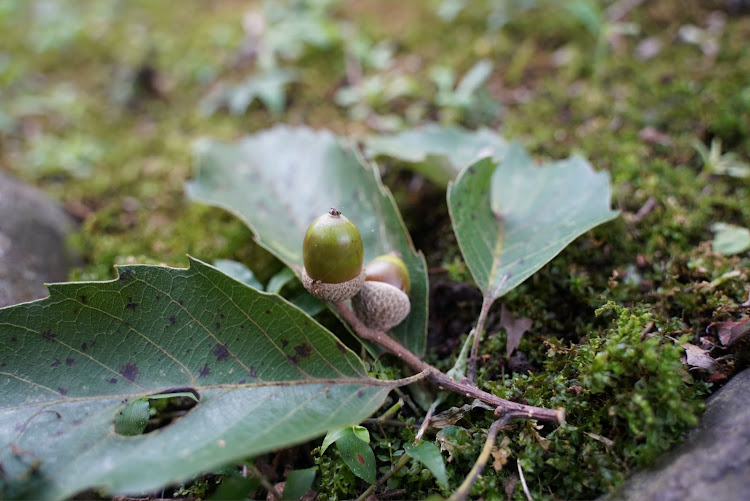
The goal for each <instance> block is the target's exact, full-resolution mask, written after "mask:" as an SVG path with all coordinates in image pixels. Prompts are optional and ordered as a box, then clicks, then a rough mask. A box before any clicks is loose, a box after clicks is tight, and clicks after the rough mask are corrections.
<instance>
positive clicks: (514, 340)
mask: <svg viewBox="0 0 750 501" xmlns="http://www.w3.org/2000/svg"><path fill="white" fill-rule="evenodd" d="M531 325H532V321H531V319H530V318H528V317H521V318H514V317H513V314H512V313H511V312H510V311H508V309H507V308H506V307H505V305H503V306H502V309H501V310H500V327H502V328H503V329H505V332H507V333H508V342H507V343H506V344H505V354H506V356H511V354H513V352H514V351H515V350H516V348H518V345H519V344H521V337H522V336H523V335H524V333H525V332H526V331H528V330H529V329H531Z"/></svg>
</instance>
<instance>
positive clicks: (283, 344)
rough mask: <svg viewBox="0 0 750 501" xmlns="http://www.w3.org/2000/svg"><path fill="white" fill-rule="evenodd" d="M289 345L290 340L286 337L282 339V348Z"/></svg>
mask: <svg viewBox="0 0 750 501" xmlns="http://www.w3.org/2000/svg"><path fill="white" fill-rule="evenodd" d="M288 344H289V340H288V339H287V338H285V337H282V338H281V347H282V348H286V346H287V345H288Z"/></svg>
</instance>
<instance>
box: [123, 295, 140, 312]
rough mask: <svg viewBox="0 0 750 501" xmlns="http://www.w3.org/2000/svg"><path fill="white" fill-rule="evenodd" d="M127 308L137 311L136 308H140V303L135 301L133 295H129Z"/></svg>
mask: <svg viewBox="0 0 750 501" xmlns="http://www.w3.org/2000/svg"><path fill="white" fill-rule="evenodd" d="M125 308H129V309H131V310H133V311H135V309H136V308H138V304H137V303H134V302H133V298H132V297H129V298H128V304H127V305H125Z"/></svg>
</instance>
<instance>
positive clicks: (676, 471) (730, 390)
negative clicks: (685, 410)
mask: <svg viewBox="0 0 750 501" xmlns="http://www.w3.org/2000/svg"><path fill="white" fill-rule="evenodd" d="M743 492H745V493H747V492H750V369H745V370H744V371H743V372H741V373H739V374H737V375H735V376H734V377H733V378H732V379H731V380H730V381H729V382H728V383H727V384H726V385H725V386H724V387H723V388H721V389H720V390H719V391H717V392H716V393H715V394H714V395H712V396H711V397H710V398H709V399H708V401H707V402H706V412H705V413H704V414H703V417H702V418H701V421H700V424H699V425H698V427H697V428H695V429H694V430H692V431H691V432H690V434H689V435H688V437H687V439H686V440H685V442H683V443H681V444H680V445H678V446H677V447H675V448H674V450H672V451H671V452H669V453H668V454H667V455H666V456H665V457H663V458H662V459H661V461H659V462H658V463H657V465H656V466H654V467H652V468H651V469H649V470H646V471H642V472H639V473H637V474H635V475H633V476H632V477H631V478H630V479H628V480H627V481H626V482H625V484H624V485H623V487H622V488H621V489H620V490H618V491H617V492H615V493H614V494H611V495H609V496H605V497H604V498H601V499H602V500H607V501H615V500H631V499H638V500H641V501H657V500H658V501H661V500H680V501H703V500H706V499H710V500H711V501H735V500H737V499H740V498H743V494H742V493H743Z"/></svg>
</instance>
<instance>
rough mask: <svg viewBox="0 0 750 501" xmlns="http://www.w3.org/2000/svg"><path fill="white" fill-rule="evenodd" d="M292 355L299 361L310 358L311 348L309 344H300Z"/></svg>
mask: <svg viewBox="0 0 750 501" xmlns="http://www.w3.org/2000/svg"><path fill="white" fill-rule="evenodd" d="M294 353H296V354H297V356H298V357H299V358H301V359H306V358H310V355H312V346H310V344H309V343H300V344H298V345H297V346H295V347H294Z"/></svg>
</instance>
